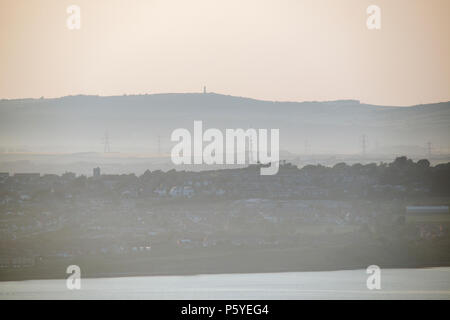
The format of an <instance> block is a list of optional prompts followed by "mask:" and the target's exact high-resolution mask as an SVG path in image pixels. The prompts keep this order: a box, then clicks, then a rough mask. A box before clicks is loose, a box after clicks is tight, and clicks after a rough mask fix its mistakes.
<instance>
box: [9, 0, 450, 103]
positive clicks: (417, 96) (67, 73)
mask: <svg viewBox="0 0 450 320" xmlns="http://www.w3.org/2000/svg"><path fill="white" fill-rule="evenodd" d="M71 4H76V5H79V6H80V7H81V23H82V26H81V30H72V31H71V30H69V29H68V28H67V27H66V19H67V17H68V14H67V13H66V8H67V7H68V6H69V5H71ZM371 4H375V5H378V6H380V7H381V19H382V25H381V30H377V31H371V30H368V29H367V27H366V19H367V14H366V8H367V7H368V6H369V5H371ZM449 17H450V1H448V0H394V1H393V0H370V1H369V0H273V1H272V0H271V1H269V0H251V1H248V0H222V1H218V0H189V1H186V0H179V1H175V0H156V1H152V0H70V1H66V0H0V46H1V50H0V98H24V97H40V96H45V97H59V96H65V95H75V94H99V95H121V94H124V93H127V94H139V93H161V92H199V91H201V90H202V88H203V85H206V86H207V88H208V90H209V91H213V92H218V93H224V94H231V95H238V96H246V97H253V98H257V99H267V100H291V101H292V100H295V101H304V100H336V99H359V100H361V101H362V102H367V103H373V104H384V105H412V104H419V103H431V102H439V101H448V100H450V92H449V91H450V90H449V88H450V59H449V57H450V18H449Z"/></svg>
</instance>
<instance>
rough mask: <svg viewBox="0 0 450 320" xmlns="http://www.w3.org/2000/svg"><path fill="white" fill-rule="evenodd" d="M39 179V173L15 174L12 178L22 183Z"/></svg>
mask: <svg viewBox="0 0 450 320" xmlns="http://www.w3.org/2000/svg"><path fill="white" fill-rule="evenodd" d="M40 177H41V174H40V173H15V174H14V178H15V179H16V180H18V181H22V182H30V181H33V180H37V179H39V178H40Z"/></svg>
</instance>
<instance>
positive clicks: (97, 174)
mask: <svg viewBox="0 0 450 320" xmlns="http://www.w3.org/2000/svg"><path fill="white" fill-rule="evenodd" d="M93 174H94V177H100V167H97V168H94V170H93Z"/></svg>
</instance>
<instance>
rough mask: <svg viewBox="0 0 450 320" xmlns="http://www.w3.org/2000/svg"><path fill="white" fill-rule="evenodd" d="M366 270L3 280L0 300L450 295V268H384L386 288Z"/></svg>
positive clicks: (418, 296) (417, 297) (407, 296)
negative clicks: (373, 286) (74, 285)
mask: <svg viewBox="0 0 450 320" xmlns="http://www.w3.org/2000/svg"><path fill="white" fill-rule="evenodd" d="M367 277H368V275H367V274H366V272H365V270H351V271H331V272H291V273H259V274H220V275H198V276H153V277H125V278H99V279H82V282H81V286H82V287H81V290H68V289H66V281H65V280H33V281H11V282H0V299H447V300H448V299H450V268H431V269H382V270H381V290H373V291H370V290H368V289H367V287H366V279H367Z"/></svg>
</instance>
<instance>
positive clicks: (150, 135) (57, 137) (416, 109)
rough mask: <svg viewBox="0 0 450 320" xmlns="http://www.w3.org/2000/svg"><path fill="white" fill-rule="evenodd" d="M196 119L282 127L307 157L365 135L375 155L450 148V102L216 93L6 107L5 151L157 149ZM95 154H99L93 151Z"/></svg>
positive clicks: (356, 146)
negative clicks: (106, 138) (107, 146)
mask: <svg viewBox="0 0 450 320" xmlns="http://www.w3.org/2000/svg"><path fill="white" fill-rule="evenodd" d="M194 120H202V121H203V123H204V125H205V126H207V127H215V128H220V129H222V128H250V127H253V128H278V129H280V140H281V147H282V148H283V149H286V150H289V151H292V152H303V151H304V149H305V147H304V146H305V143H307V144H308V146H309V147H308V148H309V150H310V152H322V151H328V152H330V153H331V152H339V153H342V152H344V153H345V152H358V151H359V150H360V149H361V142H360V139H361V137H362V135H363V134H365V135H366V136H367V138H368V142H367V143H368V150H370V149H374V148H376V147H377V146H378V147H380V146H395V145H411V146H421V147H425V144H426V143H427V142H428V141H430V142H432V143H433V145H434V146H436V147H437V146H440V147H441V148H442V146H443V147H444V148H448V141H449V139H448V138H449V133H450V131H449V129H450V102H441V103H433V104H426V105H416V106H410V107H393V106H378V105H370V104H364V103H360V102H359V101H357V100H337V101H324V102H289V101H285V102H283V101H264V100H257V99H252V98H245V97H236V96H230V95H222V94H217V93H165V94H143V95H123V96H88V95H78V96H66V97H61V98H52V99H43V98H42V99H14V100H5V99H3V100H0V147H1V146H5V147H8V146H11V145H23V146H27V147H29V148H36V147H42V146H44V147H46V148H48V149H51V148H52V147H55V148H56V147H58V148H61V147H64V148H66V149H67V150H71V151H83V150H96V149H99V145H100V144H101V138H102V136H103V135H104V134H105V132H106V131H108V132H109V135H110V138H111V145H112V147H116V148H117V149H120V150H123V148H136V149H139V150H143V149H147V150H149V149H154V148H155V144H156V139H157V138H156V137H157V136H160V137H161V141H162V143H163V145H164V147H165V148H169V147H170V141H169V138H170V133H171V132H172V131H173V130H174V129H176V128H179V127H184V128H188V129H192V123H193V121H194ZM93 148H94V149H93Z"/></svg>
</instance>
